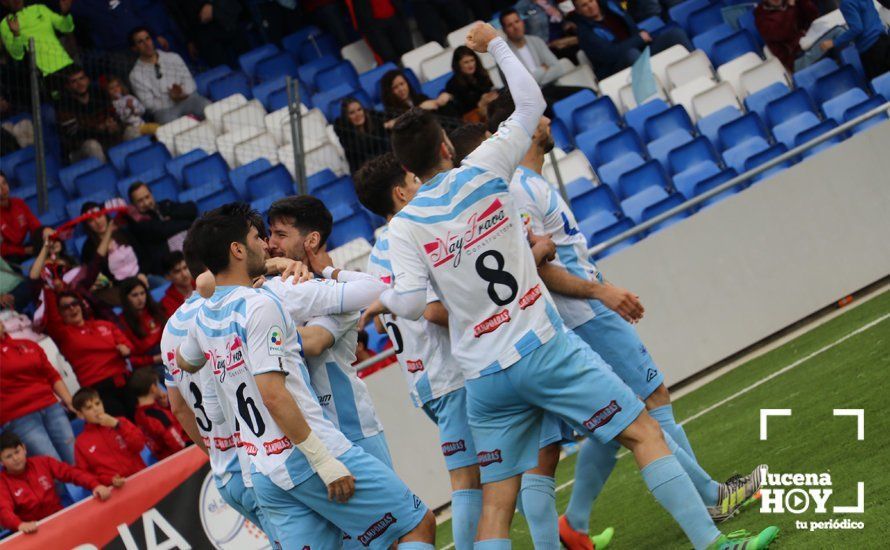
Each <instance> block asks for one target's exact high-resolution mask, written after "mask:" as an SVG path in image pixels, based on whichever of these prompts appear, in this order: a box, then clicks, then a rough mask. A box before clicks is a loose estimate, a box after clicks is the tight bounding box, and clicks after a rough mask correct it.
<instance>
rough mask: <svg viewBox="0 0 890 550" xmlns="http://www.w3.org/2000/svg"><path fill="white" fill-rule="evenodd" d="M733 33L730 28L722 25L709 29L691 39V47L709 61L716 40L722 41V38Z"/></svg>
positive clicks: (733, 30)
mask: <svg viewBox="0 0 890 550" xmlns="http://www.w3.org/2000/svg"><path fill="white" fill-rule="evenodd" d="M734 32H736V31H735V29H733V28H732V27H730V26H729V25H727V24H726V23H723V24H721V25H717V26H716V27H714V28H712V29H709V30H708V31H706V32H703V33H701V34H699V35H696V36H694V37H693V38H692V45H693V46H695V47H696V49H699V50H701V51H703V52H705V54H706V55H707V56H708V59H711V57H712V55H713V51H714V44H715V43H716V42H717V41H718V40H723V39H724V38H726V37H728V36H731V35H732V34H733V33H734Z"/></svg>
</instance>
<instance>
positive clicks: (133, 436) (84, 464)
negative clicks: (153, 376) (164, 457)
mask: <svg viewBox="0 0 890 550" xmlns="http://www.w3.org/2000/svg"><path fill="white" fill-rule="evenodd" d="M72 405H73V407H74V410H76V411H77V416H78V417H80V418H83V420H84V422H85V425H84V428H83V432H81V434H80V435H78V436H77V441H76V442H75V444H74V452H75V457H76V460H77V462H76V464H77V467H78V468H80V469H81V470H85V471H87V472H89V473H91V474H93V475H94V476H96V477H97V478H98V479H99V482H101V483H104V484H105V485H114V486H115V487H121V486H123V484H124V481H125V478H127V477H129V476H131V475H133V474H135V473H136V472H138V471H139V470H142V469H143V468H145V462H144V461H143V460H142V456H141V455H140V453H141V452H142V449H143V447H145V443H146V441H145V436H144V435H143V434H142V431H141V430H140V429H139V428H137V427H136V426H135V425H134V424H133V423H132V422H130V421H129V420H127V419H126V418H124V417H122V416H121V417H117V418H115V417H113V416H111V415H110V414H108V413H106V412H105V407H104V406H103V405H102V399H101V398H100V397H99V392H97V391H96V390H94V389H92V388H80V389H79V390H77V393H75V394H74V398H73V399H72Z"/></svg>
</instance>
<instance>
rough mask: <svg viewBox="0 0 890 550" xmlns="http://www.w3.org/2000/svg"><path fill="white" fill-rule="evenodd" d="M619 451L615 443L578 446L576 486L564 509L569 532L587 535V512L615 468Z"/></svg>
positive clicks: (586, 441) (587, 440)
mask: <svg viewBox="0 0 890 550" xmlns="http://www.w3.org/2000/svg"><path fill="white" fill-rule="evenodd" d="M618 447H620V445H619V444H618V442H617V441H615V440H614V439H613V440H612V441H610V442H609V443H607V444H605V445H603V444H602V443H599V442H596V441H591V440H590V439H585V440H584V441H582V442H581V449H580V450H579V451H578V460H577V461H576V462H575V486H574V487H572V498H571V499H569V506H568V508H566V519H567V520H569V525H571V526H572V529H574V530H576V531H580V532H582V533H586V532H587V530H588V528H589V527H590V525H589V524H590V509H591V508H592V507H593V502H594V501H595V500H596V497H597V496H599V494H600V491H602V490H603V485H605V484H606V480H607V479H609V474H611V473H612V469H613V468H614V467H615V460H616V458H615V453H617V452H618Z"/></svg>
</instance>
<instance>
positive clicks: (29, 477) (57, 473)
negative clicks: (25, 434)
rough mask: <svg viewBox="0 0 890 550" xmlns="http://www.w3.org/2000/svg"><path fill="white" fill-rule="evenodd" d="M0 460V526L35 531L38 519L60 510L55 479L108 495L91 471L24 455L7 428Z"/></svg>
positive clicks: (97, 494) (21, 445) (19, 442)
mask: <svg viewBox="0 0 890 550" xmlns="http://www.w3.org/2000/svg"><path fill="white" fill-rule="evenodd" d="M0 463H2V464H3V472H2V473H0V526H2V527H4V528H6V529H11V530H13V531H21V532H22V533H26V534H30V533H36V532H37V522H38V521H40V520H41V519H43V518H45V517H46V516H48V515H50V514H53V513H55V512H58V511H59V510H61V509H62V504H61V503H60V502H59V495H58V494H56V486H55V483H54V482H56V481H63V482H65V483H73V484H75V485H79V486H81V487H83V488H85V489H89V490H91V491H92V492H93V496H94V497H96V498H98V499H99V500H108V497H110V496H111V489H110V488H108V487H106V486H105V485H102V484H101V483H100V482H99V480H98V479H96V477H95V476H93V474H90V473H87V472H84V471H83V470H79V469H77V468H75V467H73V466H69V465H67V464H65V463H64V462H60V461H58V460H56V459H55V458H50V457H48V456H34V457H31V458H28V457H27V449H26V448H25V444H24V443H22V440H21V439H19V436H17V435H16V434H15V433H13V432H11V431H9V430H7V431H5V432H3V435H0Z"/></svg>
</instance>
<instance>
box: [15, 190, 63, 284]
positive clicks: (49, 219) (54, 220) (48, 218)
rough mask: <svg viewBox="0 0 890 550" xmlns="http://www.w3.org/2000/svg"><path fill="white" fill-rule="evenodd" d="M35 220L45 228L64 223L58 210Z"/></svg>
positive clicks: (47, 212)
mask: <svg viewBox="0 0 890 550" xmlns="http://www.w3.org/2000/svg"><path fill="white" fill-rule="evenodd" d="M60 189H61V188H60ZM32 212H34V214H37V211H36V210H34V209H32ZM37 219H38V220H40V223H41V224H42V225H45V226H47V227H55V226H57V225H59V224H60V223H62V222H63V221H65V217H64V214H63V212H61V211H59V210H47V211H46V212H44V213H43V214H40V215H39V216H37ZM22 272H23V273H27V272H28V270H27V269H24V267H23V268H22Z"/></svg>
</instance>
